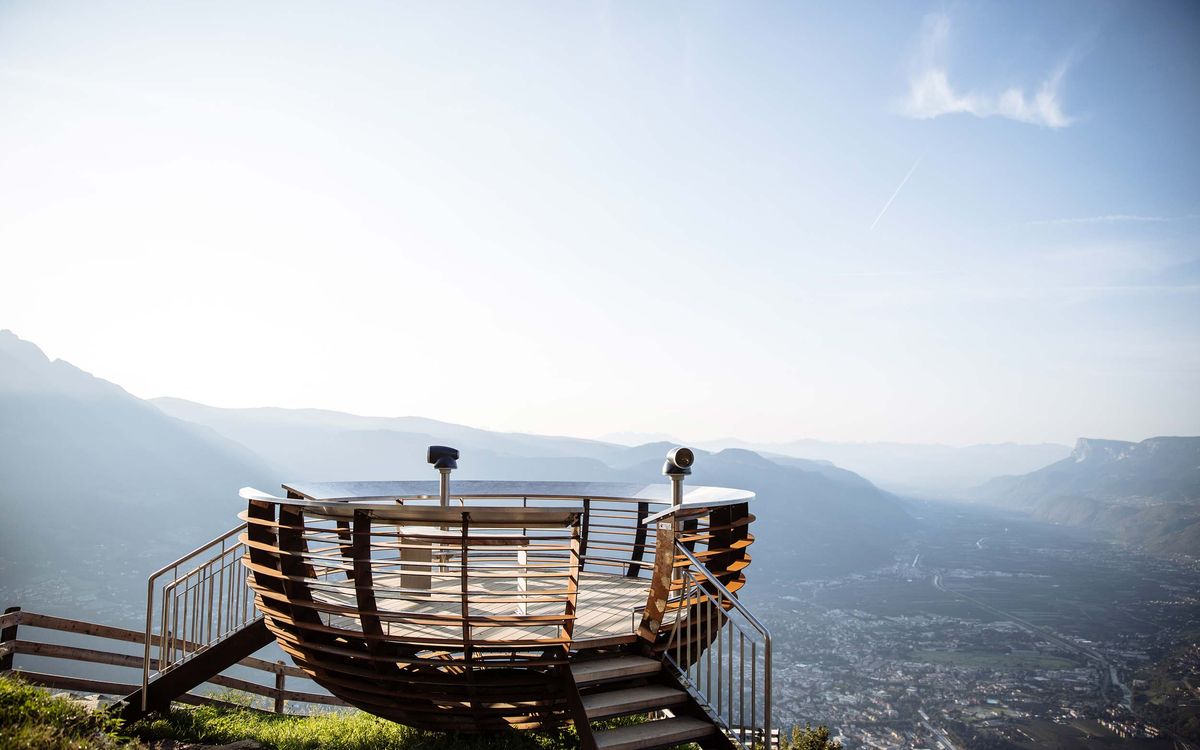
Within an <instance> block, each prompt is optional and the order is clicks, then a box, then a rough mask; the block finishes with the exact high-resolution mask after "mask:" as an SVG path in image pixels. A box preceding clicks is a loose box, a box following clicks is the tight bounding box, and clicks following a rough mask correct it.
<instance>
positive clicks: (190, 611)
mask: <svg viewBox="0 0 1200 750" xmlns="http://www.w3.org/2000/svg"><path fill="white" fill-rule="evenodd" d="M245 528H246V525H245V524H241V525H239V526H236V527H234V528H232V529H230V530H229V531H227V532H225V533H224V534H222V535H221V536H219V537H217V538H216V539H213V540H212V541H211V542H209V543H207V544H205V545H203V546H201V547H198V548H196V549H194V550H192V551H191V552H189V553H187V554H186V555H184V556H183V557H180V558H179V559H178V560H175V561H174V562H171V563H168V564H167V565H164V566H163V567H161V568H159V569H158V570H156V571H154V573H152V574H151V575H150V578H149V579H148V580H147V582H146V634H145V652H144V654H143V660H142V709H143V710H145V708H146V700H147V690H146V688H147V686H148V685H149V684H150V676H151V665H152V664H155V665H157V667H158V672H159V673H162V672H165V671H167V670H168V669H171V668H173V667H176V666H178V665H180V664H182V663H183V662H185V661H187V660H188V659H190V658H192V657H193V656H195V655H196V654H198V653H200V652H201V651H203V650H204V649H207V648H208V647H210V646H212V645H214V644H216V643H218V642H220V641H221V640H222V639H224V638H226V637H227V636H229V635H232V634H233V633H235V632H237V631H238V630H241V629H242V628H244V627H245V626H247V625H249V624H250V623H252V622H254V620H256V619H257V618H258V616H259V614H258V611H257V609H256V608H255V605H254V594H253V592H251V591H250V588H249V586H248V585H247V583H246V568H245V566H244V565H243V564H242V557H243V554H244V553H245V551H246V550H245V545H243V544H242V542H241V541H240V540H239V538H238V537H239V535H240V534H241V533H242V532H243V531H244V530H245ZM156 624H157V627H155V626H156ZM152 650H157V653H156V654H153V658H152V654H151V651H152Z"/></svg>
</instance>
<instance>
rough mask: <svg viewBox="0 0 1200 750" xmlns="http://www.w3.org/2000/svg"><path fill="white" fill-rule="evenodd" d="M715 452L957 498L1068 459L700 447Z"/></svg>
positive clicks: (991, 447)
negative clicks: (830, 467)
mask: <svg viewBox="0 0 1200 750" xmlns="http://www.w3.org/2000/svg"><path fill="white" fill-rule="evenodd" d="M699 445H701V446H702V447H705V448H709V449H719V448H746V449H749V450H753V451H756V452H758V453H762V454H763V455H768V456H789V457H793V458H802V459H806V460H809V461H814V460H817V461H829V462H832V463H833V464H835V465H837V466H839V467H841V468H842V469H844V470H848V471H852V472H855V473H856V474H859V475H861V476H863V477H866V478H867V479H869V480H870V481H871V482H873V483H875V484H877V485H879V486H880V487H883V488H884V489H887V490H889V491H891V492H897V493H901V494H906V495H917V496H930V497H942V498H951V499H953V498H955V497H957V496H959V495H960V494H961V493H962V492H963V491H964V490H968V489H970V488H972V487H976V486H978V485H979V484H981V483H983V482H985V481H987V480H988V479H991V478H992V477H997V476H1003V475H1011V474H1024V473H1026V472H1030V471H1033V470H1035V469H1040V468H1041V467H1043V466H1046V465H1047V464H1051V463H1053V462H1055V461H1059V460H1061V459H1063V458H1064V457H1066V456H1067V455H1068V454H1069V453H1070V452H1071V448H1070V446H1067V445H1059V444H1057V443H1034V444H1023V443H994V444H980V445H968V446H963V447H956V446H950V445H921V444H908V443H833V442H828V441H823V440H793V441H790V442H785V443H753V442H747V441H744V440H738V439H736V438H726V439H722V440H710V441H704V442H701V443H699Z"/></svg>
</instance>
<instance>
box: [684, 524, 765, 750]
mask: <svg viewBox="0 0 1200 750" xmlns="http://www.w3.org/2000/svg"><path fill="white" fill-rule="evenodd" d="M675 554H676V555H677V556H679V557H682V558H683V559H684V560H686V561H687V565H686V566H684V567H682V568H680V569H679V575H680V579H681V581H680V583H681V584H682V585H681V586H680V588H679V593H678V599H676V609H675V620H674V623H673V625H672V628H671V635H670V638H669V639H668V641H667V648H666V651H665V652H664V661H665V662H666V663H668V664H670V665H671V666H672V667H673V668H674V670H675V672H676V677H677V678H678V679H679V680H680V681H681V682H682V683H683V684H684V686H685V687H687V688H688V689H690V690H691V691H692V692H693V693H695V695H696V697H698V698H699V699H700V701H699V702H700V704H701V705H702V706H703V707H704V708H705V710H706V711H707V712H708V713H709V716H710V718H712V719H714V720H715V721H716V722H717V723H718V725H720V726H722V728H723V729H724V730H725V732H726V735H727V736H728V737H729V738H730V739H731V740H733V741H734V742H736V743H737V745H738V746H739V747H741V748H743V749H744V750H754V748H755V746H756V744H757V743H756V739H758V738H760V737H761V744H759V745H758V746H759V747H767V748H769V747H772V746H773V744H774V737H773V735H772V732H771V631H770V630H769V629H768V628H767V626H766V625H763V623H762V621H760V620H759V619H758V618H757V617H756V616H755V615H754V613H753V612H751V611H750V609H749V608H748V607H747V606H746V605H745V604H744V603H743V602H742V601H741V600H740V599H738V597H737V596H736V595H735V594H734V593H733V592H732V591H730V590H729V589H728V588H727V587H726V586H725V584H723V583H721V581H720V579H719V578H718V577H717V575H716V574H715V573H713V572H712V571H711V570H709V568H708V566H707V565H705V564H704V563H703V562H701V561H700V559H699V558H697V557H696V555H695V554H693V553H692V551H691V550H689V549H688V548H687V545H686V543H684V542H681V541H679V540H676V541H675ZM697 574H699V577H700V578H702V579H703V581H701V580H699V579H698V578H697ZM693 601H694V602H696V603H697V604H699V603H700V602H701V601H703V602H704V603H705V605H706V606H705V608H704V610H703V612H702V613H701V614H699V615H698V617H696V618H694V619H695V620H696V622H692V621H691V620H692V619H693V618H691V617H690V614H691V612H692V611H697V612H699V611H700V610H699V608H698V607H697V608H696V610H693V608H692V604H691V603H692V602H693ZM730 610H733V611H736V612H737V613H738V615H739V616H740V618H741V619H742V620H744V621H745V623H746V624H748V625H749V627H748V628H747V627H746V626H744V625H743V624H742V623H741V622H739V621H738V620H737V619H734V618H732V617H729V611H730ZM713 617H717V618H718V621H717V623H716V626H717V627H716V629H715V632H714V631H713V627H712V626H713V624H714V623H713V619H712V618H713ZM693 626H695V627H693ZM726 626H731V628H732V629H730V630H728V631H726V633H727V634H728V639H727V640H728V645H729V648H728V656H727V663H728V664H729V665H730V666H731V667H732V664H733V661H734V658H735V657H734V653H733V629H736V630H737V631H738V637H739V655H738V657H737V658H738V661H739V664H738V666H739V670H738V675H739V688H738V700H739V701H740V707H739V708H740V710H739V714H740V718H741V721H740V722H739V723H738V724H736V725H735V723H734V721H733V719H734V712H733V708H734V703H735V701H734V699H733V692H734V689H733V680H734V673H733V670H732V668H731V669H730V670H729V675H728V693H729V697H730V700H729V701H728V704H726V702H725V700H724V695H723V687H722V680H721V672H720V666H721V665H720V661H721V658H722V656H725V654H722V643H721V637H722V630H723V629H724V628H725V627H726ZM701 628H704V632H705V634H706V635H707V634H711V635H712V640H711V641H710V642H709V644H708V645H707V646H705V647H704V648H703V649H700V648H699V646H696V650H695V651H693V640H692V639H689V640H688V641H687V643H686V645H685V644H684V643H683V642H682V640H681V638H680V634H681V633H688V634H691V635H699V634H700V629H701ZM751 631H752V632H751ZM748 634H749V635H751V636H752V637H753V636H757V640H751V655H750V665H749V666H750V691H749V696H750V723H751V724H754V723H755V722H757V718H756V714H757V709H758V706H757V695H758V689H757V688H758V684H757V681H758V674H757V664H758V658H757V657H758V653H757V650H758V645H757V644H758V643H759V642H760V641H761V643H762V644H763V675H762V677H763V691H762V692H763V705H762V709H763V714H762V715H763V720H762V725H761V729H760V728H759V727H757V726H752V727H748V726H746V722H745V697H746V690H745V677H746V674H745V664H744V662H745V639H746V636H747V635H748ZM714 644H715V647H716V649H717V662H718V664H717V667H718V669H717V683H716V684H717V689H716V694H715V695H713V694H712V693H713V691H712V651H713V648H714ZM701 652H703V653H701ZM693 657H694V658H693ZM702 657H703V658H705V659H706V661H707V667H708V670H707V675H705V674H702V673H701V672H700V670H699V663H700V659H701V658H702ZM693 667H695V668H696V669H695V671H696V676H695V677H693V676H692V672H693ZM705 677H707V679H705ZM722 709H724V711H723V710H722ZM723 714H724V715H723Z"/></svg>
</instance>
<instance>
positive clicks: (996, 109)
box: [900, 13, 1075, 128]
mask: <svg viewBox="0 0 1200 750" xmlns="http://www.w3.org/2000/svg"><path fill="white" fill-rule="evenodd" d="M949 36H950V19H949V17H947V16H946V15H945V14H942V13H934V14H931V15H929V16H926V18H925V22H924V25H923V28H922V31H921V41H920V47H919V50H918V54H917V56H916V59H915V61H914V65H913V72H912V75H911V76H910V78H909V90H908V96H907V98H905V100H904V101H903V102H902V103H901V106H900V111H901V112H902V113H903V114H904V115H906V116H908V117H912V118H914V119H919V120H928V119H932V118H934V117H940V116H942V115H949V114H956V113H965V114H971V115H975V116H976V117H1005V118H1008V119H1010V120H1016V121H1017V122H1027V123H1030V124H1032V125H1042V126H1044V127H1049V128H1065V127H1067V126H1068V125H1070V124H1071V123H1073V122H1074V121H1075V118H1073V117H1070V116H1069V115H1067V114H1066V113H1065V112H1063V109H1062V104H1061V103H1060V102H1059V87H1060V85H1061V83H1062V79H1063V75H1064V74H1065V73H1066V71H1067V66H1066V64H1062V65H1059V66H1058V67H1057V68H1055V69H1054V70H1053V71H1051V72H1050V74H1049V75H1048V76H1046V78H1045V79H1043V80H1042V82H1041V84H1040V85H1039V86H1038V88H1037V90H1036V91H1034V92H1032V93H1028V94H1027V93H1026V92H1025V90H1024V89H1023V88H1021V87H1015V86H1014V87H1011V88H1008V89H1005V90H1004V91H1001V92H999V93H980V92H976V91H961V90H956V89H955V88H954V86H953V85H951V83H950V74H949V71H948V69H947V66H946V64H945V61H944V59H943V58H944V50H945V47H946V41H947V39H948V38H949Z"/></svg>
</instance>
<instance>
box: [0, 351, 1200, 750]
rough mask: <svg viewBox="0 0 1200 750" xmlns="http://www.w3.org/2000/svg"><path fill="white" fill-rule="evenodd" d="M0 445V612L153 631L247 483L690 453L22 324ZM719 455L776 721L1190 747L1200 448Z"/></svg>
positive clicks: (613, 467)
mask: <svg viewBox="0 0 1200 750" xmlns="http://www.w3.org/2000/svg"><path fill="white" fill-rule="evenodd" d="M0 441H2V442H3V444H4V446H5V450H4V451H3V453H2V454H0V507H2V508H3V513H4V520H5V523H4V524H2V525H0V602H16V603H20V604H21V605H22V606H24V607H26V608H28V609H36V610H40V611H45V612H49V613H53V614H61V615H70V616H76V617H78V616H81V615H86V616H88V617H91V618H93V619H97V620H101V621H110V622H116V623H120V624H123V625H127V626H130V627H135V628H136V627H140V624H141V620H140V618H141V616H142V610H143V607H144V601H143V597H144V586H145V576H146V575H147V574H148V572H149V571H150V570H152V569H153V568H155V567H157V566H158V565H160V564H161V563H162V562H164V561H165V560H168V559H171V558H172V557H174V556H175V555H177V554H179V553H180V552H181V551H183V550H185V549H188V548H190V547H192V546H195V545H196V544H198V543H199V542H201V541H204V540H206V539H208V538H210V537H212V536H213V535H215V534H217V533H219V532H222V531H224V530H225V529H227V528H229V527H230V526H231V525H233V524H234V523H235V522H236V514H237V512H238V510H239V508H240V507H241V505H242V502H241V501H240V500H239V499H238V498H237V494H236V493H237V489H238V488H239V487H242V486H246V485H254V486H257V487H259V488H261V489H266V490H268V491H275V490H277V488H278V485H279V484H280V482H282V481H299V480H329V479H397V478H404V479H413V478H416V479H428V478H429V474H430V473H431V472H430V469H429V466H428V465H427V464H426V463H425V460H424V459H425V455H424V450H425V448H426V446H428V445H431V444H449V445H454V446H456V447H458V448H460V449H461V451H462V460H461V461H460V468H459V470H458V471H456V472H455V474H454V477H455V478H456V479H472V478H488V479H502V480H503V479H512V480H581V479H586V480H596V481H625V482H635V483H649V482H656V481H660V472H661V467H662V461H663V456H664V455H665V453H666V452H667V450H668V449H670V448H671V447H673V446H674V443H671V442H648V443H644V444H640V445H632V446H631V445H622V444H618V443H613V442H605V441H598V440H586V439H578V438H572V437H556V436H541V435H535V434H522V433H497V432H491V431H487V430H481V429H475V428H472V427H467V426H462V425H454V424H449V423H445V422H439V421H436V420H431V419H425V418H420V417H398V418H391V417H364V416H356V415H351V414H345V413H340V412H334V411H327V410H315V409H280V408H258V409H221V408H214V407H210V406H205V405H202V404H198V403H194V402H190V401H186V400H181V399H172V398H159V399H154V400H151V401H145V400H142V399H138V398H136V397H134V396H132V395H130V394H129V393H128V392H126V391H124V390H123V389H122V388H120V387H119V386H118V385H115V384H112V383H109V382H107V381H104V380H101V379H99V378H95V377H93V376H91V375H89V374H88V373H86V372H84V371H82V370H80V369H78V368H76V367H74V366H72V365H71V364H69V363H68V362H65V361H62V360H55V361H51V360H49V359H48V358H47V357H46V356H45V355H44V354H43V353H42V352H41V351H40V350H39V349H38V348H37V347H36V346H35V345H34V344H32V343H30V342H27V341H23V340H21V339H19V338H18V337H17V336H15V335H14V334H12V333H11V332H7V331H5V332H0ZM722 444H725V445H733V444H736V445H744V444H741V443H736V442H735V441H732V440H730V441H719V442H718V443H717V444H712V445H710V447H711V450H698V451H697V454H698V457H697V463H696V467H695V473H694V474H693V476H692V477H690V478H689V479H688V481H689V482H694V483H702V484H711V485H717V486H729V487H740V488H745V489H750V490H753V491H754V492H756V493H757V494H758V497H757V499H756V500H755V502H754V507H753V512H754V513H755V514H756V516H757V517H758V521H757V522H756V524H755V527H754V534H755V536H756V537H757V542H756V544H755V545H754V550H753V551H754V562H753V566H754V576H753V577H752V583H751V584H750V586H748V588H747V589H746V590H745V594H744V596H745V597H746V599H747V601H748V602H750V603H752V604H753V605H754V606H755V607H756V608H757V609H758V610H759V611H761V612H762V613H763V616H764V617H765V618H766V621H767V623H768V624H769V626H770V627H771V628H772V629H773V630H774V631H775V633H776V639H777V642H778V644H779V645H778V653H779V662H778V667H777V669H778V672H777V674H778V678H777V683H778V684H777V695H778V702H779V709H778V710H779V716H780V719H781V720H787V721H797V722H803V721H819V722H823V723H828V724H830V725H831V726H833V727H834V728H835V729H836V730H837V731H838V732H839V734H840V736H841V737H842V739H843V741H844V742H845V743H846V744H847V745H848V746H859V745H862V746H866V745H868V744H869V743H871V742H885V743H887V742H895V741H897V739H896V738H897V737H899V738H901V740H902V741H903V742H909V743H916V744H920V743H921V742H924V741H926V739H927V737H928V736H934V737H936V736H938V732H951V733H953V735H954V736H955V737H958V738H960V739H962V738H966V739H967V740H968V741H969V742H970V743H972V744H974V743H986V742H993V743H996V742H1012V743H1016V744H1017V745H1022V744H1025V743H1030V742H1033V743H1045V742H1058V741H1064V742H1072V743H1084V744H1085V745H1087V743H1088V742H1098V743H1099V744H1095V745H1094V746H1096V747H1101V746H1105V745H1104V742H1102V741H1100V740H1099V739H1095V737H1101V738H1102V737H1103V736H1104V735H1106V734H1107V735H1113V733H1114V732H1118V731H1119V732H1121V733H1124V734H1126V735H1129V737H1132V738H1134V739H1137V741H1140V742H1143V743H1146V746H1156V745H1155V743H1157V742H1159V739H1157V738H1155V737H1153V736H1149V735H1147V734H1146V731H1147V730H1145V729H1144V727H1147V726H1149V727H1152V728H1153V730H1154V731H1156V732H1160V733H1161V732H1176V733H1177V736H1178V737H1180V738H1183V737H1190V736H1192V733H1194V731H1195V728H1196V726H1197V724H1196V722H1197V720H1198V718H1197V717H1198V716H1200V714H1197V712H1196V711H1195V710H1194V709H1193V707H1192V704H1191V703H1190V702H1185V703H1177V704H1176V705H1174V706H1172V705H1171V704H1172V702H1173V701H1176V699H1177V698H1178V695H1177V693H1176V692H1175V691H1178V690H1179V689H1180V688H1178V687H1174V686H1176V685H1179V684H1182V683H1179V680H1182V679H1189V678H1187V677H1186V676H1187V675H1190V674H1194V673H1195V672H1196V671H1200V656H1198V655H1197V653H1196V652H1195V651H1194V650H1190V651H1189V650H1188V645H1187V644H1189V643H1190V642H1191V641H1190V640H1189V639H1191V638H1194V637H1195V635H1196V633H1195V622H1196V621H1197V617H1200V559H1198V558H1197V552H1198V550H1200V547H1197V545H1196V544H1195V542H1194V540H1195V535H1196V533H1197V529H1198V528H1200V526H1198V523H1200V522H1198V517H1200V460H1198V459H1200V438H1184V437H1171V438H1153V439H1150V440H1145V441H1142V442H1139V443H1122V442H1118V441H1098V440H1092V439H1080V440H1079V442H1078V444H1077V445H1076V446H1075V448H1074V450H1071V451H1069V452H1068V453H1069V455H1067V456H1066V457H1065V458H1060V454H1061V453H1062V450H1061V449H1060V447H1059V446H1052V445H1033V446H1020V445H1006V446H975V447H971V448H964V449H952V448H946V447H936V446H903V445H898V446H886V445H881V444H875V445H856V446H837V445H833V444H823V443H817V442H814V441H797V442H794V443H791V444H787V445H786V446H779V445H774V446H761V447H762V448H763V450H762V452H758V451H754V450H750V449H748V448H746V447H721V446H722ZM756 447H757V446H756ZM805 447H811V448H812V449H813V456H814V457H803V455H802V454H803V451H804V448H805ZM889 451H890V453H889ZM789 454H793V455H789ZM831 455H836V456H839V457H844V458H845V459H846V460H847V461H848V462H854V461H855V460H857V461H859V462H860V465H863V466H866V467H868V468H867V469H866V470H867V471H871V472H874V473H877V474H878V475H879V476H881V477H884V479H883V480H881V481H882V482H887V480H888V479H891V480H892V481H891V482H889V483H890V484H893V485H894V486H902V485H904V484H905V477H904V476H902V475H897V474H889V473H888V471H887V470H888V467H889V466H894V467H899V466H904V465H906V463H908V462H910V461H911V463H913V464H918V465H921V466H922V468H921V469H920V473H921V474H922V475H923V476H925V477H927V478H928V477H930V476H933V474H931V472H936V471H937V467H938V465H939V464H938V462H937V458H938V457H941V458H942V459H944V460H945V462H946V464H945V467H946V468H945V469H944V470H943V471H942V473H941V474H940V475H938V476H939V477H940V481H944V482H945V483H946V484H945V485H943V486H953V485H954V483H956V482H963V481H966V480H967V479H968V478H971V479H977V478H978V472H980V471H982V467H983V466H985V465H986V460H985V459H986V458H987V457H992V458H994V459H995V463H996V467H997V469H998V471H1000V472H1003V471H1006V470H1011V468H1012V467H1013V466H1014V465H1017V466H1019V467H1022V468H1023V467H1025V466H1026V465H1027V464H1029V463H1031V462H1035V461H1037V460H1038V459H1037V457H1038V456H1041V457H1043V458H1044V459H1045V460H1047V461H1049V463H1047V464H1045V465H1042V466H1039V467H1036V468H1035V469H1033V470H1031V471H1028V472H1027V473H1024V474H1021V475H1017V476H994V477H992V478H990V479H987V480H986V481H980V482H978V483H977V484H976V486H974V487H973V488H970V489H969V490H966V491H964V492H963V493H961V495H959V496H957V497H954V498H953V499H946V495H944V494H942V495H940V497H941V499H932V498H931V496H938V495H939V493H935V492H929V493H916V494H906V493H903V492H890V491H887V490H885V489H881V488H880V486H879V485H878V484H877V483H875V482H872V481H870V480H869V479H867V478H865V477H864V476H863V475H861V474H859V473H856V472H854V471H851V470H849V469H846V468H843V467H842V466H839V465H837V464H836V463H835V462H833V461H830V460H829V457H830V456H831ZM922 457H923V458H922ZM1056 459H1060V460H1056ZM913 476H915V475H910V476H909V479H911V478H912V477H913ZM97 669H99V668H97ZM1031 680H1032V681H1031ZM962 696H971V699H970V700H967V701H965V702H964V701H963V700H962V698H961V697H962ZM921 717H929V718H927V719H923V718H921ZM981 717H982V718H981ZM988 717H990V718H988ZM981 722H982V723H981ZM989 727H990V728H989ZM1093 735H1094V737H1093V739H1092V740H1089V739H1088V737H1089V736H1093ZM1113 736H1115V735H1113ZM1168 736H1170V735H1168V734H1160V735H1159V737H1160V738H1166V737H1168ZM1138 738H1140V739H1138ZM1087 746H1093V745H1087Z"/></svg>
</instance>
